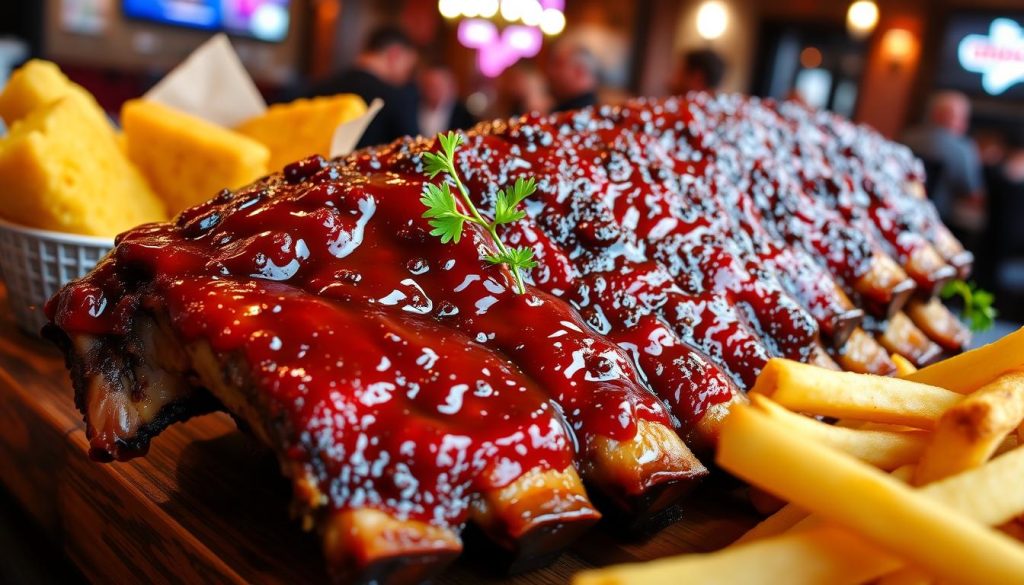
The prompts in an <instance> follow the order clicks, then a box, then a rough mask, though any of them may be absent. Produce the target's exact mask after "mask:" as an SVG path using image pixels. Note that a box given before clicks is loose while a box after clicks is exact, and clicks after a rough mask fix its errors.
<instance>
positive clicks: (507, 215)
mask: <svg viewBox="0 0 1024 585" xmlns="http://www.w3.org/2000/svg"><path fill="white" fill-rule="evenodd" d="M536 190H537V182H536V181H534V179H533V177H530V178H529V179H523V178H522V177H519V178H518V179H516V182H515V183H514V184H513V185H512V187H511V188H505V189H501V190H499V191H498V196H497V199H496V200H495V203H494V223H495V224H497V225H502V224H506V223H514V222H517V221H519V220H520V219H523V218H524V217H526V212H525V211H523V210H521V209H517V207H519V204H520V203H522V202H523V199H526V198H527V197H529V196H530V195H533V193H534V191H536Z"/></svg>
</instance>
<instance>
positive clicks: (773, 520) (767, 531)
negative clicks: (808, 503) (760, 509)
mask: <svg viewBox="0 0 1024 585" xmlns="http://www.w3.org/2000/svg"><path fill="white" fill-rule="evenodd" d="M804 518H807V511H806V510H804V509H803V508H800V507H797V506H794V505H793V504H786V505H785V506H783V507H782V509H781V510H779V511H778V512H776V513H774V514H772V515H771V516H769V517H767V518H765V519H764V520H762V521H760V522H758V523H757V525H756V526H754V527H753V528H751V529H750V530H748V531H746V532H745V533H744V534H743V536H741V537H739V538H737V539H736V541H735V542H733V543H732V544H731V545H729V546H736V545H739V544H744V543H747V542H752V541H755V540H760V539H763V538H768V537H771V536H775V535H777V534H782V533H783V532H785V531H787V530H789V529H790V528H792V527H794V526H796V525H797V524H799V523H800V521H802V520H803V519H804Z"/></svg>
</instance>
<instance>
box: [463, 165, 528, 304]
mask: <svg viewBox="0 0 1024 585" xmlns="http://www.w3.org/2000/svg"><path fill="white" fill-rule="evenodd" d="M448 175H449V176H450V177H451V178H452V180H454V181H455V188H457V189H458V190H459V194H460V195H462V201H463V203H465V205H466V207H467V208H468V209H469V212H470V213H471V214H472V215H473V217H472V218H470V219H469V221H472V222H473V223H475V224H478V225H480V226H481V227H483V228H484V229H485V230H487V233H488V234H489V235H490V236H491V241H493V242H494V246H495V247H496V248H497V249H498V254H499V255H506V254H508V248H507V247H505V244H504V242H502V241H501V238H500V237H498V224H497V223H495V222H488V221H487V220H485V219H484V218H483V216H482V215H480V212H479V211H477V208H476V205H473V200H472V199H470V198H469V190H468V189H466V186H465V185H463V184H462V179H460V178H459V173H458V171H457V170H456V169H455V161H454V160H452V161H450V165H449V168H448ZM510 268H511V272H512V279H513V280H514V281H515V286H516V292H518V293H519V294H523V293H525V292H526V285H525V284H524V283H523V275H522V273H521V272H520V270H519V268H517V267H515V266H511V267H510Z"/></svg>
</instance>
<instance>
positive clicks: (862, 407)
mask: <svg viewBox="0 0 1024 585" xmlns="http://www.w3.org/2000/svg"><path fill="white" fill-rule="evenodd" d="M750 393H751V394H762V395H765V396H768V397H769V398H771V399H772V400H774V401H775V402H778V403H779V404H781V405H782V406H785V407H786V408H788V409H790V410H796V411H799V412H806V413H809V414H818V415H824V416H833V417H836V418H853V419H859V420H868V421H873V422H881V423H889V424H898V425H907V426H911V427H916V428H923V429H930V428H932V427H933V426H934V425H935V421H936V420H937V419H938V418H939V415H941V414H942V413H943V412H945V411H946V410H947V409H949V407H951V406H953V405H954V404H956V403H957V402H959V401H960V400H963V396H961V395H959V394H957V393H955V392H950V391H949V390H944V389H942V388H938V387H935V386H928V385H925V384H917V383H914V382H907V381H905V380H899V379H896V378H887V377H884V376H872V375H866V374H854V373H851V372H835V371H832V370H825V369H822V368H816V367H814V366H810V365H807V364H802V363H800V362H795V361H792V360H786V359H780V358H773V359H770V360H768V363H767V364H766V365H765V367H764V370H762V372H761V375H760V376H758V378H757V382H755V383H754V388H753V389H752V390H751V391H750Z"/></svg>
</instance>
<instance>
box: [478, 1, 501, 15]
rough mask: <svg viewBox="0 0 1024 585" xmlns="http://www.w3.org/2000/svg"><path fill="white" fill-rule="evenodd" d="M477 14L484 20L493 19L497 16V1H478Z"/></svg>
mask: <svg viewBox="0 0 1024 585" xmlns="http://www.w3.org/2000/svg"><path fill="white" fill-rule="evenodd" d="M477 4H479V8H477V11H476V12H477V14H479V15H480V16H482V17H484V18H494V15H496V14H498V0H480V1H479V2H478V3H477Z"/></svg>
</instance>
